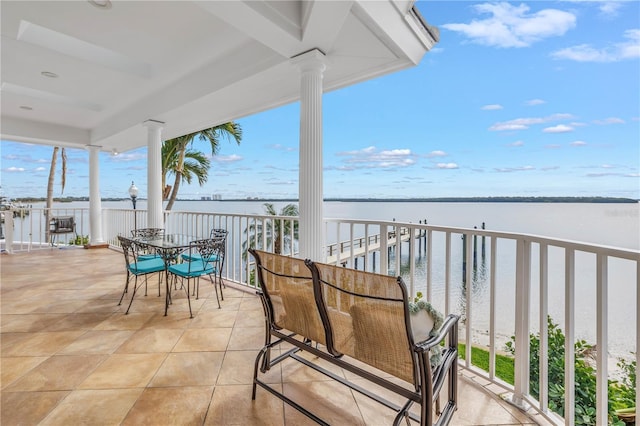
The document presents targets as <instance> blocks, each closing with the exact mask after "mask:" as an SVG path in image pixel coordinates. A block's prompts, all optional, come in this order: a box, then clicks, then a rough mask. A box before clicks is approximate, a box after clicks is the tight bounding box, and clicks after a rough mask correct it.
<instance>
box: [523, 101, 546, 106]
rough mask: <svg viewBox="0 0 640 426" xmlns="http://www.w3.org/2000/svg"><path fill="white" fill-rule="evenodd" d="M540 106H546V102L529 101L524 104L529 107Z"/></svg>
mask: <svg viewBox="0 0 640 426" xmlns="http://www.w3.org/2000/svg"><path fill="white" fill-rule="evenodd" d="M542 104H546V102H545V101H543V100H542V99H530V100H528V101H526V102H525V105H529V106H535V105H542Z"/></svg>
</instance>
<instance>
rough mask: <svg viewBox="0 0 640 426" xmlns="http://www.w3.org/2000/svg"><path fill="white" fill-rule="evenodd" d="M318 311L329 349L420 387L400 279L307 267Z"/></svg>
mask: <svg viewBox="0 0 640 426" xmlns="http://www.w3.org/2000/svg"><path fill="white" fill-rule="evenodd" d="M306 263H307V266H308V267H309V269H310V270H311V273H312V276H313V280H314V284H315V291H316V297H317V298H318V301H319V304H318V309H319V310H320V314H321V315H322V317H323V318H325V319H326V322H327V323H328V326H327V349H328V350H329V351H330V352H331V353H333V354H334V355H338V354H344V355H348V356H351V357H354V358H357V359H358V360H360V361H362V362H365V363H367V364H369V365H371V366H373V367H375V368H377V369H379V370H382V371H385V372H387V373H389V374H391V375H393V376H396V377H399V378H401V379H403V380H406V381H407V382H409V383H416V382H417V380H418V379H417V376H416V374H417V371H416V363H415V354H414V352H413V350H412V347H413V338H412V337H411V326H410V324H409V310H408V305H407V290H406V287H405V285H404V283H403V281H402V279H401V278H400V277H398V278H395V277H390V276H386V275H380V274H374V273H370V272H364V271H358V270H355V269H348V268H344V267H339V266H335V265H327V264H322V263H316V262H311V261H307V262H306Z"/></svg>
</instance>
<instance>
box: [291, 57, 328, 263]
mask: <svg viewBox="0 0 640 426" xmlns="http://www.w3.org/2000/svg"><path fill="white" fill-rule="evenodd" d="M292 63H293V64H295V65H297V66H298V67H299V68H300V73H301V75H300V179H299V187H298V193H299V199H300V207H299V210H300V230H299V236H300V241H299V248H300V254H299V257H301V258H308V259H311V260H315V261H320V262H322V261H324V233H323V232H322V220H323V217H324V216H323V210H322V199H323V193H322V77H323V72H324V70H325V63H324V54H323V53H322V52H320V51H319V50H312V51H309V52H306V53H304V54H302V55H300V56H296V57H295V58H293V59H292Z"/></svg>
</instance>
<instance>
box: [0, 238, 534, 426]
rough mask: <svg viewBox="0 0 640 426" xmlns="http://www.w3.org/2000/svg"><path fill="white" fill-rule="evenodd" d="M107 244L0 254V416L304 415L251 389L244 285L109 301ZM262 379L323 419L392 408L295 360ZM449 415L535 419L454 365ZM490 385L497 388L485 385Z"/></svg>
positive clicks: (362, 420)
mask: <svg viewBox="0 0 640 426" xmlns="http://www.w3.org/2000/svg"><path fill="white" fill-rule="evenodd" d="M122 266H123V258H122V255H121V254H120V253H119V252H118V251H116V250H108V249H101V250H82V249H68V250H57V249H47V250H40V251H38V252H36V253H20V254H16V255H12V256H9V255H5V256H3V257H2V283H3V284H2V417H1V420H2V424H6V425H10V424H18V423H20V424H50V425H55V424H140V423H141V422H142V419H144V422H146V423H147V424H167V423H171V424H181V425H188V424H193V425H196V424H198V425H203V424H205V425H207V424H232V423H233V424H247V425H249V424H296V425H297V424H307V423H310V422H309V421H308V420H307V419H306V418H304V416H302V415H301V414H300V413H298V412H297V411H295V410H293V409H291V407H288V406H286V407H285V406H284V405H283V403H282V401H280V400H279V399H277V398H275V397H273V396H272V395H270V394H268V393H267V392H265V391H263V390H261V389H258V395H257V399H256V401H255V402H252V401H251V381H252V370H253V362H254V359H255V356H256V354H257V351H258V349H259V348H260V347H261V344H262V341H263V333H264V325H263V324H264V323H263V312H262V306H261V304H260V301H259V299H258V298H257V297H256V295H255V294H254V293H253V292H252V291H247V289H246V288H243V287H241V286H238V285H236V284H232V283H230V282H229V284H228V285H227V287H226V289H225V290H224V296H225V299H224V301H223V302H222V309H220V310H219V309H218V308H217V303H216V300H215V293H213V287H212V286H211V285H209V284H208V283H207V282H206V281H205V282H203V283H202V286H201V297H200V299H199V300H197V301H194V303H193V305H194V314H195V318H193V319H189V314H188V308H187V303H186V300H184V294H180V293H176V298H175V300H174V302H173V305H172V306H171V308H170V309H169V315H168V316H166V317H165V316H164V315H163V314H164V312H163V307H164V298H163V297H160V298H159V297H157V293H155V294H154V291H155V283H156V282H155V280H153V279H152V280H151V281H150V287H149V295H148V296H146V297H144V296H143V295H138V296H136V299H135V300H134V302H133V305H132V308H131V312H130V313H129V315H126V316H125V315H124V309H126V307H123V306H118V305H117V303H118V300H119V298H120V294H121V291H122V285H123V283H124V279H125V274H124V272H123V267H122ZM291 367H295V368H289V369H287V368H284V369H283V370H280V369H278V371H275V372H274V373H273V374H272V380H273V381H274V382H277V383H282V386H283V387H284V388H285V389H288V390H289V392H291V394H292V395H295V396H296V398H298V400H299V401H303V404H304V405H305V406H307V407H308V408H311V409H313V410H315V411H317V412H318V413H320V414H321V415H323V416H326V417H325V418H327V419H330V422H331V423H332V424H375V423H378V424H380V423H382V424H390V423H391V420H392V413H391V411H390V410H387V409H386V408H384V407H381V406H377V405H376V404H374V403H371V402H370V401H368V400H365V399H362V398H361V397H355V396H354V395H352V393H351V391H350V390H349V389H348V388H344V387H340V386H338V385H337V384H336V383H335V382H332V381H331V380H327V379H326V378H324V377H318V376H317V375H314V374H311V373H310V371H307V370H306V367H298V366H291ZM459 384H460V388H459V399H460V408H459V409H458V411H457V412H456V414H455V416H454V421H453V424H457V425H465V424H468V425H472V424H496V425H501V424H505V425H506V424H509V425H513V424H534V423H536V422H541V421H543V419H541V418H540V416H534V415H532V416H529V415H527V414H525V413H523V412H521V411H520V410H519V409H517V408H516V407H514V406H512V405H510V404H507V403H506V402H504V401H502V399H501V397H500V395H499V393H500V392H501V391H500V390H499V389H497V388H495V387H494V386H492V385H491V384H490V383H489V382H488V381H486V380H483V379H482V378H480V377H478V376H477V375H476V374H474V373H472V372H470V371H468V370H463V371H462V372H461V374H460V380H459ZM496 392H498V394H496Z"/></svg>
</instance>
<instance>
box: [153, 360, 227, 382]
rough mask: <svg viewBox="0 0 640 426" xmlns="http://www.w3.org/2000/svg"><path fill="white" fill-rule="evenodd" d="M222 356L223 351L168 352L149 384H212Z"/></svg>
mask: <svg viewBox="0 0 640 426" xmlns="http://www.w3.org/2000/svg"><path fill="white" fill-rule="evenodd" d="M223 358H224V352H184V353H172V354H169V355H168V356H167V358H166V359H165V361H164V363H163V364H162V366H161V367H160V368H159V369H158V372H157V373H156V375H155V377H154V378H153V379H152V380H151V382H150V383H149V386H150V387H166V386H213V385H214V384H215V383H216V380H217V378H218V374H219V372H220V367H221V366H222V360H223Z"/></svg>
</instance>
